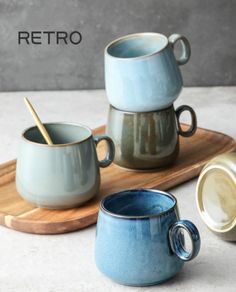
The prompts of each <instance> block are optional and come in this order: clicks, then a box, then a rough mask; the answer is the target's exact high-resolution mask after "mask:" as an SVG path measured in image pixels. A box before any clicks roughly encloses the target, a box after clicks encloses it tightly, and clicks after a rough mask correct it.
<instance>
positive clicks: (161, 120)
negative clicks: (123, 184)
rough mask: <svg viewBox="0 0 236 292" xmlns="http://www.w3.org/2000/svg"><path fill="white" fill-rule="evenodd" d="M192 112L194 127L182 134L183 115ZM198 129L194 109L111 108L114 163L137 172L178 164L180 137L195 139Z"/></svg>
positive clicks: (110, 124) (188, 107)
mask: <svg viewBox="0 0 236 292" xmlns="http://www.w3.org/2000/svg"><path fill="white" fill-rule="evenodd" d="M183 111H189V113H190V115H191V120H192V122H191V126H190V128H189V129H188V130H187V131H183V130H182V129H181V126H180V121H179V118H180V115H181V113H182V112H183ZM196 129H197V120H196V114H195V112H194V110H193V109H192V108H191V107H190V106H187V105H182V106H180V107H178V108H177V109H176V110H175V109H174V107H173V105H172V106H171V107H169V108H167V109H164V110H160V111H153V112H148V113H147V112H143V113H134V112H125V111H120V110H118V109H116V108H114V107H112V106H111V107H110V110H109V114H108V122H107V127H106V133H107V135H108V136H109V137H111V139H112V140H113V142H114V144H115V148H116V153H115V159H114V163H116V164H117V165H119V166H121V167H125V168H128V169H134V170H148V169H155V168H159V167H164V166H167V165H170V164H172V163H174V162H175V160H176V158H177V156H178V153H179V135H181V136H183V137H190V136H192V135H193V134H194V133H195V131H196Z"/></svg>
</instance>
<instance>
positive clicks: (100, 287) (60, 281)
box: [0, 87, 236, 292]
mask: <svg viewBox="0 0 236 292" xmlns="http://www.w3.org/2000/svg"><path fill="white" fill-rule="evenodd" d="M24 96H28V97H30V98H31V101H32V102H33V104H34V105H35V107H36V109H37V110H38V113H39V115H40V117H41V118H42V120H43V121H45V122H46V121H47V122H49V121H72V122H80V123H83V124H86V125H88V126H90V127H92V128H93V127H96V126H99V125H101V124H104V123H105V121H106V114H107V109H108V103H107V100H106V98H105V92H104V91H103V90H96V91H64V92H63V91H60V92H58V91H57V92H55V91H54V92H9V93H0V137H1V138H0V139H1V140H0V141H1V143H0V162H1V163H2V162H4V161H7V160H9V159H13V158H15V157H16V156H17V149H18V146H19V140H20V138H19V137H20V134H21V132H22V130H23V129H24V128H26V127H28V126H30V125H32V124H33V121H32V119H31V117H30V115H29V113H28V112H27V110H26V108H25V106H24V104H23V100H22V98H23V97H24ZM180 104H188V105H190V106H193V107H194V109H195V110H196V113H197V116H198V125H199V126H201V127H206V128H209V129H213V130H217V131H222V132H224V133H227V134H229V135H231V136H232V137H234V138H235V139H236V87H214V88H185V89H184V90H183V92H182V93H181V96H180V97H179V99H178V100H177V102H176V105H180ZM183 120H184V119H183ZM195 187H196V180H191V181H189V182H187V183H185V184H182V185H181V186H178V187H176V188H174V189H172V190H171V192H172V193H173V194H174V195H175V196H176V197H177V199H178V204H179V208H180V214H181V217H182V218H183V219H190V220H192V221H193V222H194V223H195V224H196V225H197V227H198V228H199V231H200V233H201V238H202V247H201V251H200V254H199V256H198V257H197V258H196V259H195V260H193V261H191V262H189V263H186V265H185V266H184V269H183V270H182V271H181V272H180V273H179V274H178V275H177V276H176V277H175V278H174V279H172V280H171V281H169V282H166V283H164V284H162V285H159V286H153V287H147V288H132V287H125V286H121V285H119V284H116V283H113V282H112V281H110V280H109V279H108V278H106V277H105V276H103V275H101V274H100V272H99V271H98V270H97V269H96V266H95V262H94V240H95V225H94V226H91V227H89V228H86V229H84V230H81V231H78V232H73V233H69V234H62V235H51V236H45V235H33V234H26V233H21V232H17V231H14V230H10V229H7V228H5V227H2V226H0V291H1V292H2V291H3V292H10V291H17V292H18V291H20V292H21V291H22V292H28V291H33V292H37V291H43V292H47V291H48V292H49V291H50V292H54V291H55V292H60V291H63V292H64V291H65V292H68V291H69V292H70V291H72V292H76V291H96V292H99V291H102V292H106V291H142V292H143V291H181V292H183V291H188V292H191V291H198V292H200V291H204V292H206V291H207V292H210V291H214V292H216V291H224V292H226V291H232V292H235V291H236V249H235V248H236V245H235V243H228V242H224V241H222V240H220V239H218V238H217V237H216V236H215V235H213V234H212V233H211V232H210V231H209V230H208V229H207V228H206V226H205V225H204V224H203V222H202V221H201V219H200V217H199V215H198V212H197V209H196V204H195Z"/></svg>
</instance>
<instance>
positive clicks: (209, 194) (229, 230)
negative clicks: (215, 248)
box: [196, 152, 236, 241]
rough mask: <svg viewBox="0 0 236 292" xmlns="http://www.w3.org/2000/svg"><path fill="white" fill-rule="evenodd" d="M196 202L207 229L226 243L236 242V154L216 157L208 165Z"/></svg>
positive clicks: (202, 177) (203, 171) (201, 180)
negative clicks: (226, 241)
mask: <svg viewBox="0 0 236 292" xmlns="http://www.w3.org/2000/svg"><path fill="white" fill-rule="evenodd" d="M196 199H197V207H198V211H199V213H200V215H201V218H202V219H203V221H204V223H205V224H206V225H207V226H208V228H209V229H210V230H211V231H213V232H214V233H215V234H216V235H217V236H219V237H220V238H222V239H224V240H228V241H236V152H232V153H226V154H222V155H219V156H216V157H215V158H213V159H212V160H211V161H209V162H208V163H207V164H206V166H205V167H204V169H203V170H202V172H201V174H200V176H199V179H198V183H197V194H196Z"/></svg>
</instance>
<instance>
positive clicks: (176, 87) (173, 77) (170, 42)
mask: <svg viewBox="0 0 236 292" xmlns="http://www.w3.org/2000/svg"><path fill="white" fill-rule="evenodd" d="M178 41H180V43H181V45H182V54H181V56H180V58H178V59H176V57H175V55H174V45H175V43H176V42H178ZM190 55H191V48H190V44H189V42H188V40H187V39H186V38H185V37H184V36H182V35H179V34H172V35H171V36H170V37H169V38H167V37H166V36H164V35H162V34H159V33H148V32H147V33H137V34H131V35H127V36H124V37H121V38H119V39H116V40H114V41H113V42H111V43H110V44H109V45H108V46H107V47H106V48H105V84H106V93H107V97H108V100H109V102H110V104H111V105H113V106H114V107H115V108H117V109H119V110H124V111H131V112H147V111H154V110H161V109H164V108H167V107H169V106H171V105H172V104H173V102H174V101H175V100H176V98H177V97H178V95H179V94H180V92H181V89H182V86H183V80H182V75H181V72H180V69H179V65H184V64H186V63H187V62H188V60H189V58H190Z"/></svg>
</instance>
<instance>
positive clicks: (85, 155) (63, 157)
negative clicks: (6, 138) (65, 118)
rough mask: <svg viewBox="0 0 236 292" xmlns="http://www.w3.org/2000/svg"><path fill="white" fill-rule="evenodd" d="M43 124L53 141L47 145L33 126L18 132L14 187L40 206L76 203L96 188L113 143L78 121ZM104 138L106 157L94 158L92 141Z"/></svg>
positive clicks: (60, 206) (83, 199)
mask: <svg viewBox="0 0 236 292" xmlns="http://www.w3.org/2000/svg"><path fill="white" fill-rule="evenodd" d="M45 127H46V129H47V131H48V133H49V135H50V137H51V138H52V141H53V143H54V145H52V146H51V145H47V144H45V141H44V139H43V137H42V135H41V134H40V132H39V130H38V128H37V127H31V128H29V129H27V130H25V131H24V132H23V134H22V139H21V147H20V152H19V156H18V158H17V167H16V187H17V191H18V192H19V194H20V195H21V196H22V197H23V198H24V199H26V200H27V201H29V202H30V203H32V204H34V205H36V206H38V207H43V208H49V209H64V208H72V207H75V206H78V205H80V204H82V203H84V202H86V201H88V200H90V199H91V198H93V197H94V196H95V195H96V194H97V193H98V191H99V186H100V171H99V167H107V166H108V165H110V164H111V162H112V160H113V158H114V144H113V142H112V140H111V139H110V138H109V137H107V136H96V137H93V135H92V131H91V130H90V129H89V128H88V127H85V126H83V125H80V124H71V123H48V124H45ZM101 140H105V141H106V143H107V146H108V152H107V154H106V157H105V159H104V160H102V161H98V158H97V153H96V145H97V144H98V143H99V142H100V141H101Z"/></svg>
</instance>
